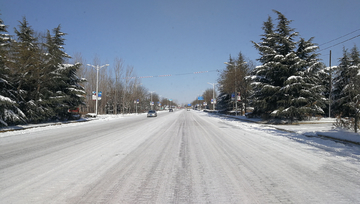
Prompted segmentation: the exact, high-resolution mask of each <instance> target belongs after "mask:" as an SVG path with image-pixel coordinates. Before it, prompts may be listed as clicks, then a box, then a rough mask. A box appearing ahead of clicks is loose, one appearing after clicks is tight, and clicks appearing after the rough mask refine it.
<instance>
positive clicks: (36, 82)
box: [0, 17, 85, 126]
mask: <svg viewBox="0 0 360 204" xmlns="http://www.w3.org/2000/svg"><path fill="white" fill-rule="evenodd" d="M19 23H20V25H19V26H18V28H15V29H14V30H15V34H16V38H15V39H12V38H11V37H10V36H9V34H8V33H7V26H5V25H4V23H3V21H2V20H1V19H0V29H1V30H0V90H1V91H0V124H1V125H2V126H7V125H13V124H19V123H26V122H42V121H48V120H56V119H60V120H66V119H70V118H71V114H70V113H69V111H68V110H69V109H70V110H71V109H75V108H77V107H78V106H79V105H80V104H82V103H83V95H84V93H85V92H84V89H83V87H82V86H81V85H80V83H81V82H83V79H80V78H79V77H77V75H76V72H77V70H78V69H79V66H80V64H66V61H67V59H69V58H70V57H69V56H68V55H67V54H66V53H65V52H64V47H63V45H64V44H65V43H64V41H65V40H64V38H63V36H64V35H66V34H65V33H63V32H61V27H60V25H59V26H58V27H56V28H54V29H53V30H52V35H51V33H50V31H47V33H46V36H41V35H37V34H36V33H35V32H34V30H33V29H32V28H31V26H30V25H29V24H28V22H27V20H26V18H25V17H24V18H23V20H22V21H19Z"/></svg>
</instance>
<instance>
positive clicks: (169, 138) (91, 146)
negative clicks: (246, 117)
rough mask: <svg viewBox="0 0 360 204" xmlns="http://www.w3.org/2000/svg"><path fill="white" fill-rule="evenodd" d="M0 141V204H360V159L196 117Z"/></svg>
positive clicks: (23, 134)
mask: <svg viewBox="0 0 360 204" xmlns="http://www.w3.org/2000/svg"><path fill="white" fill-rule="evenodd" d="M1 134H3V133H0V202H1V203H267V204H269V203H306V204H309V203H360V161H359V157H352V156H349V155H344V154H342V153H341V152H337V151H336V150H334V151H333V150H327V149H326V148H319V147H317V146H316V145H309V144H307V143H303V142H299V141H296V140H292V139H289V138H287V137H282V136H279V135H276V134H275V133H271V132H266V131H262V130H261V129H259V128H257V129H256V128H253V129H251V128H249V126H246V124H245V123H244V124H243V125H242V124H241V123H239V125H236V126H234V125H232V124H231V123H227V122H225V121H224V120H221V119H219V118H215V117H211V116H210V115H207V114H205V113H202V112H199V111H175V112H173V113H168V112H163V113H159V114H158V117H157V118H146V116H145V115H140V116H132V117H127V118H126V117H125V118H120V119H114V120H99V121H92V122H86V123H81V124H71V125H61V126H54V127H51V128H37V129H33V130H29V131H17V132H13V133H12V134H11V135H9V136H3V137H2V136H1Z"/></svg>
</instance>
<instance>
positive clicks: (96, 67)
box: [87, 64, 109, 116]
mask: <svg viewBox="0 0 360 204" xmlns="http://www.w3.org/2000/svg"><path fill="white" fill-rule="evenodd" d="M87 66H90V67H94V68H95V69H96V102H95V104H96V105H95V115H96V116H97V114H98V100H99V97H98V95H99V70H100V69H101V68H103V67H107V66H109V64H104V65H102V66H99V65H96V66H95V65H91V64H87Z"/></svg>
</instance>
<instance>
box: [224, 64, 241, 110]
mask: <svg viewBox="0 0 360 204" xmlns="http://www.w3.org/2000/svg"><path fill="white" fill-rule="evenodd" d="M224 64H226V65H229V66H232V67H234V70H235V115H236V116H237V92H236V68H237V66H239V65H241V64H246V62H242V63H241V64H237V65H235V64H233V63H229V62H224Z"/></svg>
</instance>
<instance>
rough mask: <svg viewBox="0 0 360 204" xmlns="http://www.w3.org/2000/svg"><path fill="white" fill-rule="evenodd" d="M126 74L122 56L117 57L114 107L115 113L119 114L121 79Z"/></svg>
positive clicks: (115, 63) (115, 62)
mask: <svg viewBox="0 0 360 204" xmlns="http://www.w3.org/2000/svg"><path fill="white" fill-rule="evenodd" d="M123 74H124V62H123V60H122V59H121V58H115V60H114V75H115V84H114V86H115V87H114V96H115V100H114V107H115V108H114V109H115V114H117V111H118V104H119V100H118V98H119V97H118V93H119V88H121V84H120V80H121V77H122V76H123Z"/></svg>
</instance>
